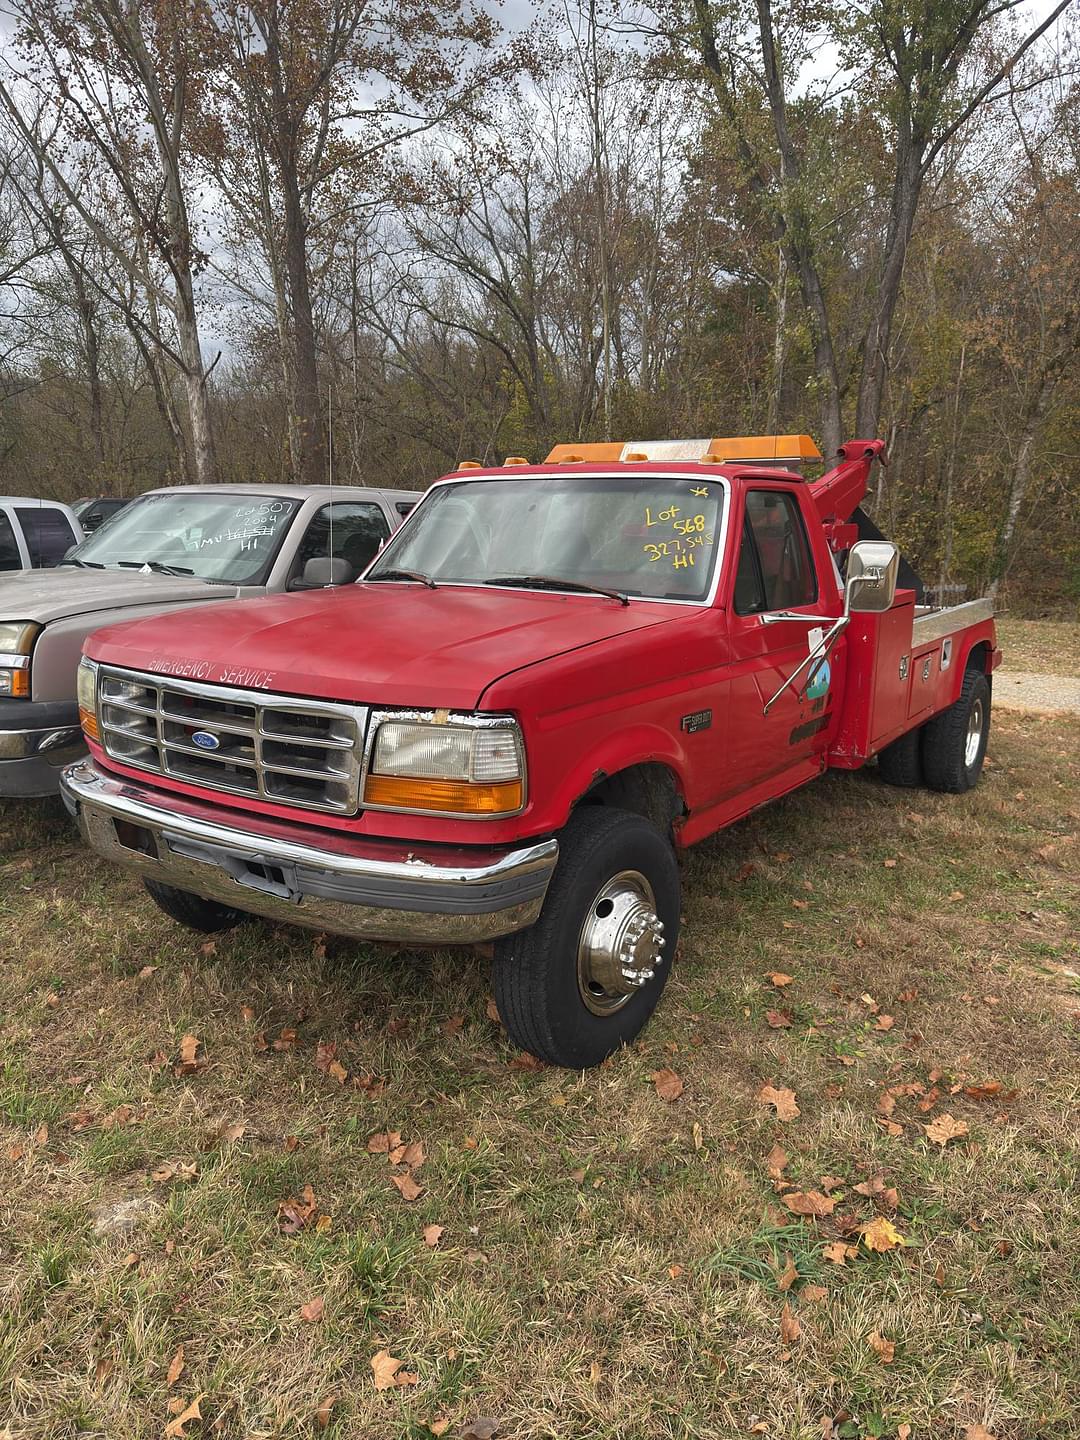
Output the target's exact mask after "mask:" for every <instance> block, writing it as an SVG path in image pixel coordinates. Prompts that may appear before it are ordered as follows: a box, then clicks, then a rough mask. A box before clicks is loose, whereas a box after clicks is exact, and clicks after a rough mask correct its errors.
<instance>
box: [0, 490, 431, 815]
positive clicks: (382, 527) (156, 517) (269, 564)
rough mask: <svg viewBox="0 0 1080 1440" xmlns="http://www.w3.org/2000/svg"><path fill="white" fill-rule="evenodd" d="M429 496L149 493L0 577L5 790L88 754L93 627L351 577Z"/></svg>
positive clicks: (23, 788)
mask: <svg viewBox="0 0 1080 1440" xmlns="http://www.w3.org/2000/svg"><path fill="white" fill-rule="evenodd" d="M418 498H419V492H418V491H409V490H382V489H369V488H366V487H362V486H342V485H337V486H334V487H333V489H331V488H330V487H329V486H324V485H315V486H298V485H199V486H195V485H185V486H174V487H171V488H168V489H163V490H151V491H149V492H148V493H147V494H145V495H142V496H140V497H139V499H137V500H134V501H132V503H131V504H130V505H127V506H125V508H124V509H123V510H121V511H120V512H119V513H118V514H117V515H115V516H114V517H113V518H112V519H111V520H109V521H107V522H106V523H105V524H104V525H102V527H101V528H100V529H99V530H96V531H95V532H94V533H93V534H92V535H90V536H88V537H87V538H86V539H85V540H84V541H83V542H82V543H81V544H80V545H78V546H76V547H75V548H73V549H72V550H71V551H70V553H69V554H68V555H67V556H66V557H65V558H64V559H63V560H62V561H61V563H60V564H59V566H57V567H56V568H55V569H52V570H27V571H23V572H21V573H16V574H10V575H3V576H0V798H3V797H6V796H31V795H49V794H52V793H54V792H55V791H56V790H58V788H59V781H60V769H61V767H62V766H63V765H65V764H67V763H68V762H69V761H71V760H74V759H77V758H78V756H79V755H80V754H82V752H83V749H84V746H83V740H82V732H81V730H80V729H79V714H78V706H77V704H76V700H75V672H76V668H77V666H78V663H79V656H80V654H81V652H82V646H83V641H84V640H85V639H86V637H87V635H89V634H90V633H91V632H92V631H94V630H98V629H100V628H101V627H102V626H103V625H112V624H116V623H117V622H119V621H121V620H133V619H136V618H140V617H142V616H146V615H152V614H154V613H157V612H161V611H165V610H175V609H178V608H179V607H181V606H188V605H193V604H196V603H205V602H207V601H213V600H237V599H246V598H248V597H251V596H256V595H267V594H274V593H279V592H281V591H288V590H314V589H322V588H324V587H326V586H328V585H343V584H349V583H350V582H351V581H353V580H355V579H356V577H357V576H358V575H359V574H360V572H361V571H362V570H363V569H364V568H365V567H366V566H367V564H368V563H369V562H370V561H371V559H372V558H373V557H374V556H375V554H376V553H377V551H378V549H379V547H380V545H381V544H382V543H383V541H384V540H385V539H387V537H388V536H389V535H390V534H391V533H392V532H393V531H394V530H396V529H397V527H398V525H400V523H401V521H402V519H403V518H404V516H405V515H406V514H407V513H408V511H409V510H410V509H411V508H412V506H413V505H414V504H415V503H416V501H417V499H418Z"/></svg>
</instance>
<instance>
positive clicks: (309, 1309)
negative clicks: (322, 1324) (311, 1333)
mask: <svg viewBox="0 0 1080 1440" xmlns="http://www.w3.org/2000/svg"><path fill="white" fill-rule="evenodd" d="M324 1308H325V1302H324V1300H323V1297H322V1296H321V1295H316V1296H315V1298H314V1300H309V1301H308V1302H307V1304H306V1305H301V1306H300V1319H301V1320H306V1321H307V1323H308V1324H309V1325H314V1324H315V1322H316V1320H321V1319H322V1317H323V1309H324Z"/></svg>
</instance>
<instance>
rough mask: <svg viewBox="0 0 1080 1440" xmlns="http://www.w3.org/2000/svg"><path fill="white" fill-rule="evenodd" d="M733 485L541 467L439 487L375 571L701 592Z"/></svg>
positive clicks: (655, 595) (695, 595)
mask: <svg viewBox="0 0 1080 1440" xmlns="http://www.w3.org/2000/svg"><path fill="white" fill-rule="evenodd" d="M723 503H724V490H723V487H722V486H721V485H718V484H716V483H715V482H705V483H702V482H700V481H697V480H693V479H690V478H689V477H680V476H667V475H626V476H623V475H618V476H615V475H550V476H549V475H536V476H531V475H530V476H522V477H521V478H520V479H515V480H501V479H492V480H467V481H460V482H457V483H454V484H450V485H446V486H441V487H440V488H439V489H437V490H433V491H432V493H431V495H430V496H429V497H428V499H427V500H426V501H425V502H424V503H423V505H422V506H420V508H419V509H418V510H417V511H416V514H415V515H414V516H413V518H412V519H411V520H410V521H409V522H408V524H407V525H406V527H405V529H404V530H403V531H402V532H401V533H400V534H399V536H397V537H396V538H395V539H393V540H391V541H390V542H389V543H388V544H387V545H386V547H385V548H384V550H383V552H382V554H381V555H380V556H379V558H378V560H377V561H376V562H375V564H374V565H373V566H372V568H371V570H370V572H369V574H368V575H367V577H366V578H367V579H369V580H378V579H380V578H383V579H390V578H391V572H396V573H397V574H398V575H403V574H404V573H405V572H406V571H413V572H414V573H419V574H422V575H424V576H426V577H430V579H431V580H434V581H436V582H437V583H440V584H459V585H470V584H471V585H498V584H500V583H502V584H505V585H507V586H512V585H513V584H514V581H515V577H536V576H542V577H543V578H544V580H545V586H544V588H552V589H554V588H557V581H558V580H559V579H563V580H565V581H566V582H567V585H568V588H569V589H571V590H574V588H575V587H579V588H580V590H586V588H587V587H591V588H595V589H598V590H600V591H601V592H605V593H610V592H612V591H615V592H618V593H619V595H620V596H621V595H622V594H627V595H631V596H639V597H641V598H645V599H663V600H703V599H704V598H705V597H706V596H707V595H708V593H709V584H710V581H711V577H712V572H713V565H714V563H715V554H716V541H717V537H718V534H719V527H720V522H721V519H722V515H723Z"/></svg>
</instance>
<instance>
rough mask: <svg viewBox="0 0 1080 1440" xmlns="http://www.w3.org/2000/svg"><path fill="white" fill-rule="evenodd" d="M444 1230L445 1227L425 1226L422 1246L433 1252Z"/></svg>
mask: <svg viewBox="0 0 1080 1440" xmlns="http://www.w3.org/2000/svg"><path fill="white" fill-rule="evenodd" d="M445 1230H446V1226H445V1225H426V1226H425V1227H424V1244H425V1245H426V1246H428V1248H429V1249H431V1250H434V1248H435V1246H436V1245H438V1243H439V1241H440V1240H441V1239H442V1237H443V1234H444V1232H445Z"/></svg>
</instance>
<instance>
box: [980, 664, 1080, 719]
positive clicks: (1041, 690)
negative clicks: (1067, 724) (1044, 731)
mask: <svg viewBox="0 0 1080 1440" xmlns="http://www.w3.org/2000/svg"><path fill="white" fill-rule="evenodd" d="M994 705H995V707H997V708H999V709H1002V710H1042V711H1045V712H1047V713H1053V714H1059V715H1060V714H1071V715H1080V677H1077V676H1075V675H1032V674H1029V673H1027V672H1025V671H1023V670H1005V669H1001V670H998V672H997V673H996V674H995V676H994Z"/></svg>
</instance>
